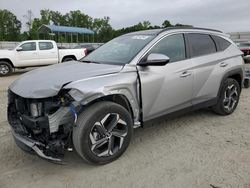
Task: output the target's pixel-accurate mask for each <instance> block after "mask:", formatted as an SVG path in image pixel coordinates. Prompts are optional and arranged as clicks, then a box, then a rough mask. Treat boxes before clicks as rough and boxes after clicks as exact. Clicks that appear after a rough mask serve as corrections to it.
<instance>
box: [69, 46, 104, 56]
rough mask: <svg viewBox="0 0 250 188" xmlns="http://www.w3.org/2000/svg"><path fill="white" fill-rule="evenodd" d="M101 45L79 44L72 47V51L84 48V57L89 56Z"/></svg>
mask: <svg viewBox="0 0 250 188" xmlns="http://www.w3.org/2000/svg"><path fill="white" fill-rule="evenodd" d="M100 46H101V45H100V44H79V45H77V46H75V47H74V49H80V48H84V49H86V55H88V54H90V53H91V52H93V51H94V50H95V49H97V48H99V47H100Z"/></svg>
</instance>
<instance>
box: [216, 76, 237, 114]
mask: <svg viewBox="0 0 250 188" xmlns="http://www.w3.org/2000/svg"><path fill="white" fill-rule="evenodd" d="M240 92H241V89H240V86H239V83H238V82H237V81H236V80H235V79H232V78H228V79H226V81H225V82H224V83H223V86H222V89H221V92H220V95H219V99H218V102H217V104H216V105H215V106H214V107H213V110H214V112H216V113H217V114H220V115H229V114H231V113H233V112H234V110H235V109H236V107H237V105H238V102H239V99H240Z"/></svg>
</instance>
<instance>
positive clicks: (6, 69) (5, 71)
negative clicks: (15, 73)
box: [0, 65, 10, 75]
mask: <svg viewBox="0 0 250 188" xmlns="http://www.w3.org/2000/svg"><path fill="white" fill-rule="evenodd" d="M9 71H10V69H9V67H8V66H7V65H0V74H2V75H5V74H8V73H9Z"/></svg>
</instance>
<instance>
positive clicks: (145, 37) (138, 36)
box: [132, 35, 150, 40]
mask: <svg viewBox="0 0 250 188" xmlns="http://www.w3.org/2000/svg"><path fill="white" fill-rule="evenodd" d="M149 37H150V36H147V35H136V36H133V37H132V39H137V40H146V39H147V38H149Z"/></svg>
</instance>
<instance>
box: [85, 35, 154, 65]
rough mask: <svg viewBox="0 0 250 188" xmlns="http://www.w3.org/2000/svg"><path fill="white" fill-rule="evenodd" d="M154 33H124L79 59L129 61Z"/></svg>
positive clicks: (121, 62)
mask: <svg viewBox="0 0 250 188" xmlns="http://www.w3.org/2000/svg"><path fill="white" fill-rule="evenodd" d="M154 37H155V35H125V36H121V37H117V38H115V39H113V40H111V41H110V42H108V43H106V44H104V45H103V46H101V47H99V48H98V49H96V50H95V51H94V52H92V53H91V54H89V55H88V56H86V57H84V58H83V59H81V61H83V62H84V61H86V62H97V63H103V64H118V65H119V64H127V63H129V62H130V61H131V60H132V59H133V58H134V57H135V56H136V55H137V54H138V53H139V52H140V51H141V50H142V49H143V48H144V47H145V46H146V45H147V44H148V43H149V42H150V41H151V40H152V39H153V38H154Z"/></svg>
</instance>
